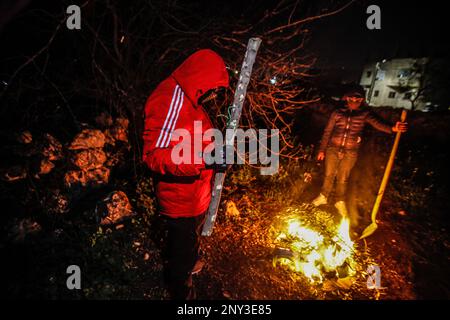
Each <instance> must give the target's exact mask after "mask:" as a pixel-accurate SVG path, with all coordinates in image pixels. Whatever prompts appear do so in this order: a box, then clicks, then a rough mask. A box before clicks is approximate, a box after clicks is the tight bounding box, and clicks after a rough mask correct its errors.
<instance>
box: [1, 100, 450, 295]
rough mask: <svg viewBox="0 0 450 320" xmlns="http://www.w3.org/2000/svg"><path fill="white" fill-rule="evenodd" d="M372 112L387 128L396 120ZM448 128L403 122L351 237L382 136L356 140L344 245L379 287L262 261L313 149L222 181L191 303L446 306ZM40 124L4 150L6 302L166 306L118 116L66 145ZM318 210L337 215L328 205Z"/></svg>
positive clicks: (315, 117)
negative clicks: (221, 201) (76, 284)
mask: <svg viewBox="0 0 450 320" xmlns="http://www.w3.org/2000/svg"><path fill="white" fill-rule="evenodd" d="M379 112H380V113H381V115H382V116H383V117H385V118H387V119H391V120H392V119H395V117H396V116H398V115H397V114H396V113H395V112H392V111H389V110H380V111H379ZM328 114H329V112H328V111H327V110H326V109H325V110H321V109H318V110H314V112H310V111H307V110H306V111H305V113H304V114H303V115H301V116H302V118H301V119H303V120H302V121H303V122H300V124H299V137H300V140H302V142H303V143H304V145H309V144H313V143H316V140H317V139H318V136H320V133H321V128H322V127H323V125H324V122H325V121H326V118H327V115H328ZM448 120H450V119H449V115H448V114H444V115H437V114H420V113H414V114H412V115H411V117H410V121H409V122H410V126H411V130H410V132H409V133H408V134H407V135H405V137H404V138H402V142H401V147H400V150H399V155H398V158H397V162H396V165H395V169H394V171H393V174H392V178H391V181H390V185H389V188H388V190H387V192H386V197H385V199H384V201H383V205H382V208H381V211H380V218H379V220H380V223H379V229H378V230H377V232H376V233H375V234H374V235H373V236H372V237H370V238H368V239H367V240H366V241H357V235H358V234H360V233H361V231H362V230H363V229H364V227H365V226H366V225H367V224H368V223H369V218H368V216H369V212H370V209H371V206H372V203H373V200H374V198H375V194H376V191H377V188H378V184H379V181H380V180H381V176H382V174H383V168H384V165H385V162H386V160H387V156H388V153H389V148H390V144H391V141H392V137H387V136H385V135H383V134H379V133H375V132H373V131H369V132H368V133H367V137H368V138H367V140H366V141H365V143H364V145H363V149H362V150H361V151H362V152H361V157H360V159H359V162H358V164H357V166H356V168H355V171H354V172H353V174H352V181H351V188H350V190H349V202H350V207H351V214H352V217H353V219H352V222H353V225H352V238H353V239H354V240H355V243H356V251H357V252H358V256H359V257H360V260H359V261H360V263H361V266H362V267H364V266H365V265H368V264H369V263H370V264H377V265H379V266H380V268H381V272H382V280H381V281H382V283H381V284H382V287H383V288H382V289H379V290H369V289H367V287H366V277H367V275H366V274H364V272H362V273H360V274H358V275H357V276H356V277H355V280H356V281H355V282H354V283H353V284H352V285H351V286H350V287H348V288H342V287H336V286H335V287H331V288H330V287H324V285H323V284H311V283H310V282H309V281H308V280H307V279H306V278H304V277H303V276H301V275H298V274H295V273H294V272H292V271H290V270H288V269H286V268H284V267H280V266H275V265H274V264H273V241H272V240H273V239H272V238H271V232H270V230H271V227H272V226H273V222H274V221H275V220H276V218H277V217H279V216H280V215H282V214H283V212H285V210H286V209H287V208H298V207H302V206H304V203H309V202H310V201H311V199H312V198H313V197H314V196H315V195H316V194H317V192H318V190H319V187H320V183H321V177H322V171H323V168H322V167H321V166H318V165H316V163H315V162H314V161H313V160H311V158H308V152H311V150H310V151H306V154H305V159H304V160H301V161H298V162H289V163H288V162H286V163H283V164H282V168H281V171H280V174H279V175H278V176H276V177H270V178H261V177H258V176H256V175H255V173H254V172H253V171H252V170H251V169H249V168H239V170H237V169H238V168H234V170H233V172H232V173H231V174H229V176H228V180H227V185H228V188H227V190H226V193H225V197H224V198H225V200H227V201H232V202H227V203H228V208H227V205H224V207H223V208H222V209H221V212H220V216H219V219H218V222H217V225H216V228H215V231H214V234H213V235H212V236H211V237H209V238H205V239H203V243H202V248H203V252H204V255H205V260H206V262H207V263H206V266H205V268H204V270H203V271H202V273H201V274H199V275H198V276H196V278H195V282H196V285H197V291H198V296H199V298H202V299H416V298H419V299H421V298H449V297H450V280H449V279H450V278H449V275H448V270H449V266H450V263H449V259H450V238H449V232H448V230H449V229H448V228H449V223H448V222H449V219H448V216H447V212H448V209H449V205H448V203H447V202H448V179H447V177H448V167H447V159H448V158H449V154H448V150H446V149H445V147H444V146H445V145H446V143H447V142H448V141H447V139H448V137H447V136H448V132H449V131H448V123H449V121H448ZM45 129H46V128H42V129H41V131H38V130H34V131H33V132H30V131H26V130H25V131H22V132H20V133H19V134H15V135H14V136H11V135H9V136H7V137H6V138H5V141H7V143H5V144H4V145H3V146H2V149H1V154H2V163H1V169H2V171H1V177H2V180H3V181H2V182H0V188H1V192H0V194H1V201H2V203H4V207H3V208H4V210H2V216H1V218H0V219H1V225H2V229H3V230H2V237H1V239H2V241H1V250H2V256H3V257H4V259H2V260H3V261H5V263H4V264H5V265H6V268H7V269H8V275H9V276H8V277H7V279H6V280H5V283H4V285H3V286H2V287H3V288H4V289H5V290H6V291H7V294H8V295H9V296H10V297H25V298H36V297H39V298H50V299H61V298H64V299H73V298H85V299H111V298H115V299H167V298H168V295H167V292H166V290H165V285H164V281H163V279H164V271H163V267H162V257H161V248H162V246H163V245H164V240H163V239H164V233H163V231H162V230H163V228H162V226H161V220H160V219H158V217H157V215H156V214H155V204H154V196H153V186H152V182H151V178H150V175H149V173H148V172H146V171H145V170H144V169H142V167H139V168H140V169H138V170H137V169H136V165H135V164H136V161H135V160H134V159H133V156H132V154H133V152H131V151H130V148H131V147H130V144H129V142H128V138H129V132H128V131H129V129H128V120H127V119H125V118H120V117H117V118H112V117H110V116H109V115H107V114H101V115H99V117H97V119H96V121H95V123H94V122H93V123H92V124H91V125H90V126H86V127H84V128H80V130H79V131H78V132H77V133H75V134H74V135H73V136H71V138H69V139H66V141H60V139H58V138H57V137H58V136H57V135H56V134H53V133H54V132H53V131H52V130H45ZM54 131H56V130H54ZM305 150H309V149H305ZM138 166H139V165H138ZM230 204H234V205H235V206H230ZM227 209H228V210H227ZM236 209H237V210H236ZM323 209H324V210H326V211H329V212H330V213H331V214H335V211H334V208H333V207H332V206H326V207H324V208H323ZM306 212H307V214H311V215H313V214H314V212H312V211H310V212H308V211H307V210H306ZM358 217H359V218H358ZM71 264H76V265H78V266H80V268H81V270H82V277H83V278H82V290H78V291H70V290H67V288H66V285H65V282H66V279H67V274H66V268H67V267H68V266H69V265H71ZM362 270H364V268H362Z"/></svg>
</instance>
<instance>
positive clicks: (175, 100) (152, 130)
mask: <svg viewBox="0 0 450 320" xmlns="http://www.w3.org/2000/svg"><path fill="white" fill-rule="evenodd" d="M228 85H229V79H228V72H227V70H226V68H225V63H224V62H223V60H222V58H221V57H220V56H219V55H218V54H216V53H215V52H214V51H212V50H199V51H197V52H196V53H194V54H193V55H191V56H190V57H188V58H187V59H186V60H185V61H184V62H183V63H182V64H181V65H180V66H179V67H178V68H177V69H176V70H175V71H174V72H173V73H172V74H171V75H170V76H169V77H168V78H167V79H166V80H164V81H163V82H161V83H160V84H159V86H158V87H157V88H156V89H155V91H153V93H152V94H151V95H150V97H149V98H148V100H147V103H146V105H145V123H144V137H143V138H144V150H143V158H144V159H143V160H144V162H145V163H146V164H147V165H148V167H149V168H150V170H151V171H153V172H154V173H155V181H156V196H157V198H158V202H159V207H160V212H161V213H162V214H165V215H168V216H170V217H173V218H177V217H194V216H197V215H200V214H202V213H203V212H205V211H206V210H207V209H208V206H209V202H210V200H211V182H212V177H213V170H211V169H206V168H205V164H204V162H203V160H202V161H201V162H202V163H201V164H195V163H194V162H193V161H192V162H191V163H181V164H175V163H174V161H173V160H172V158H171V153H172V149H173V148H174V146H175V145H176V144H177V143H179V142H178V138H177V139H172V133H173V131H174V130H175V129H178V128H183V129H186V130H188V131H189V133H190V134H191V140H192V145H193V140H194V138H193V137H194V121H201V122H202V134H203V133H204V132H205V131H206V130H208V129H210V128H212V127H213V126H212V123H211V120H210V119H209V117H208V115H207V114H206V112H205V111H204V109H203V107H202V106H200V105H199V104H198V99H199V98H200V97H201V96H202V95H203V94H205V93H206V92H207V91H208V90H211V89H215V88H218V87H228ZM207 144H208V142H203V143H202V146H203V147H202V148H203V149H204V148H205V147H206V145H207ZM203 149H202V151H203ZM191 150H192V155H191V157H192V159H193V158H194V157H197V159H199V158H198V157H199V155H195V154H194V148H193V147H192V148H191Z"/></svg>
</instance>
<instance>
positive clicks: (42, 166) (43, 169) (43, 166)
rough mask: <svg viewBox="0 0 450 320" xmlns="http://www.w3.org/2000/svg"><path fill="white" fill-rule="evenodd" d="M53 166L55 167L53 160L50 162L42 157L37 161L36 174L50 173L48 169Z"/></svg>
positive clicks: (50, 169)
mask: <svg viewBox="0 0 450 320" xmlns="http://www.w3.org/2000/svg"><path fill="white" fill-rule="evenodd" d="M54 167H55V164H54V163H53V162H51V161H50V160H48V159H46V158H45V159H42V160H41V161H40V162H39V167H38V170H37V174H38V175H44V174H48V173H50V171H52V170H53V168H54Z"/></svg>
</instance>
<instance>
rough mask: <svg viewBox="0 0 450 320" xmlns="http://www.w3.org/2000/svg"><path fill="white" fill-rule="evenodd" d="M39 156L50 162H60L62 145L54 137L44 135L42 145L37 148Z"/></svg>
mask: <svg viewBox="0 0 450 320" xmlns="http://www.w3.org/2000/svg"><path fill="white" fill-rule="evenodd" d="M39 149H40V152H39V153H40V154H41V155H43V156H44V158H47V160H50V161H56V160H60V159H62V157H63V153H62V144H61V143H60V142H59V141H58V140H56V138H55V137H53V136H52V135H50V134H48V133H46V134H45V135H44V139H43V142H42V145H41V146H40V147H39Z"/></svg>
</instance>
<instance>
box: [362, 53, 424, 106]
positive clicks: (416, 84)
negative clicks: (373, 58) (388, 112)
mask: <svg viewBox="0 0 450 320" xmlns="http://www.w3.org/2000/svg"><path fill="white" fill-rule="evenodd" d="M428 62H429V59H428V58H419V59H414V58H404V59H391V60H383V61H379V62H375V63H370V64H367V65H365V66H364V69H363V73H362V75H361V80H360V85H362V86H363V87H364V89H365V90H366V99H367V102H368V104H369V105H370V106H374V107H381V106H383V107H384V106H385V107H394V108H405V109H413V110H423V111H427V109H428V108H429V107H430V106H429V105H430V104H431V103H430V102H427V99H426V97H425V94H424V93H425V91H426V90H425V88H426V87H427V85H426V82H427V75H426V72H427V64H428Z"/></svg>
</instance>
